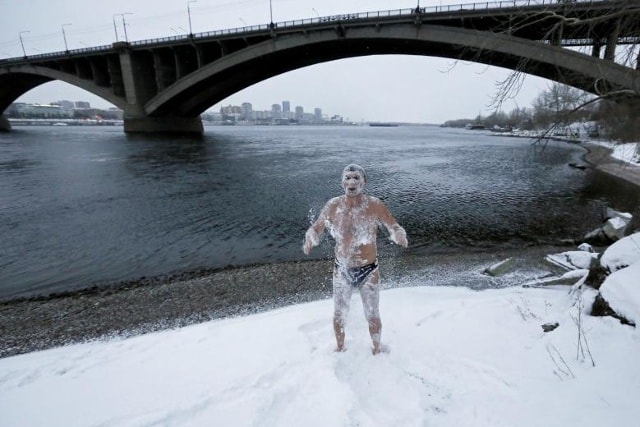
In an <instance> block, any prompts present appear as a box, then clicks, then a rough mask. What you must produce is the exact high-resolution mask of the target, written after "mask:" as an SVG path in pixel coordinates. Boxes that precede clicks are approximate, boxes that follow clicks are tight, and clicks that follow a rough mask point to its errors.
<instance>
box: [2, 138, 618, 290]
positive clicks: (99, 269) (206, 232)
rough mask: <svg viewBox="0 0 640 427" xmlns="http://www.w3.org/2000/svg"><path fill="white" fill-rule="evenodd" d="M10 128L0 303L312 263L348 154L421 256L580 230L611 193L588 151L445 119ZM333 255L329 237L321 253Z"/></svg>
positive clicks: (573, 234)
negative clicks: (169, 131)
mask: <svg viewBox="0 0 640 427" xmlns="http://www.w3.org/2000/svg"><path fill="white" fill-rule="evenodd" d="M0 138H1V139H0V182H1V183H2V185H1V186H0V206H1V211H0V214H1V216H2V221H1V223H0V235H1V236H2V239H1V241H0V250H1V251H2V254H1V257H0V298H7V297H11V296H18V295H33V294H39V293H49V292H53V291H59V290H73V289H78V288H81V287H85V286H87V285H89V284H92V283H97V282H108V281H117V280H125V279H135V278H139V277H141V276H153V275H160V274H168V273H175V272H179V271H188V270H197V269H203V268H215V267H222V266H227V265H241V264H248V263H257V262H258V263H262V262H274V261H282V260H295V259H302V258H303V257H304V256H303V255H302V252H301V251H300V245H301V241H302V236H303V234H304V230H305V229H306V227H307V226H308V224H309V221H310V218H312V217H313V215H315V213H317V212H318V211H319V209H320V208H321V207H322V205H323V204H324V202H325V201H326V200H327V199H328V198H330V197H332V196H335V195H339V194H340V191H341V190H340V186H339V178H340V172H341V170H342V168H343V167H344V165H346V164H347V163H351V162H356V163H360V164H362V165H363V166H364V167H365V168H366V169H367V172H368V175H369V184H368V192H369V193H370V194H373V195H376V196H378V197H380V198H382V199H383V200H385V202H386V203H387V205H388V206H389V208H390V210H391V211H392V212H393V213H394V215H395V216H396V218H397V219H398V221H399V222H400V223H401V224H402V225H403V226H405V228H406V229H407V232H408V234H409V239H410V243H411V249H410V251H425V252H429V251H439V250H451V251H456V250H462V248H464V247H466V246H468V245H473V246H481V247H484V246H489V247H496V246H506V245H508V246H513V245H521V244H529V243H536V242H552V241H556V240H558V239H561V238H571V237H576V236H579V235H581V234H582V233H583V232H584V231H585V230H586V229H588V228H589V227H591V226H592V225H596V224H597V223H598V222H599V221H600V219H601V218H600V216H599V214H600V207H601V206H603V205H604V204H605V203H607V202H608V201H607V197H606V196H604V195H603V194H602V189H597V190H594V189H593V185H592V183H591V182H590V181H592V179H591V178H590V175H589V174H588V173H585V172H584V171H580V170H577V169H573V168H569V167H568V166H567V164H568V163H570V162H580V156H581V155H582V154H583V150H582V149H581V148H580V147H578V146H575V145H569V144H564V143H550V144H549V145H547V147H546V149H545V150H541V149H539V148H535V147H533V146H532V144H531V141H530V140H527V139H515V138H503V137H497V136H492V135H489V134H487V133H478V132H473V131H466V130H452V129H442V128H439V127H417V126H416V127H397V128H379V127H302V126H300V127H297V126H290V127H287V126H282V127H274V126H272V127H240V126H238V127H210V128H207V130H206V135H205V136H204V137H203V138H202V139H184V138H183V139H171V138H165V137H158V136H153V137H150V136H126V135H125V134H123V133H122V129H121V128H111V127H86V128H83V127H66V128H64V129H60V128H54V127H24V128H18V129H16V130H15V131H14V132H11V133H9V134H3V135H1V136H0ZM380 246H381V251H383V253H384V252H385V251H386V253H390V251H391V252H393V251H396V250H397V249H394V248H393V247H391V245H389V244H387V243H385V242H383V241H381V243H380ZM329 254H330V245H329V243H325V244H324V245H323V246H322V247H321V248H320V249H319V250H316V251H315V253H314V256H316V257H325V256H328V255H329Z"/></svg>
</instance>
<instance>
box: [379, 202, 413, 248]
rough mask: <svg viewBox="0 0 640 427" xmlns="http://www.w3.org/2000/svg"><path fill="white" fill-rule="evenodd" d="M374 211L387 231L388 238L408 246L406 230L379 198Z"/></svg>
mask: <svg viewBox="0 0 640 427" xmlns="http://www.w3.org/2000/svg"><path fill="white" fill-rule="evenodd" d="M376 211H377V212H376V213H377V216H378V219H379V220H380V222H381V223H382V224H383V225H384V226H385V228H386V229H387V231H388V232H389V238H390V239H391V241H392V242H394V243H395V244H397V245H400V246H402V247H403V248H406V247H407V246H409V242H408V241H407V232H406V231H404V228H402V227H401V226H400V224H398V222H397V221H396V220H395V218H394V217H393V215H391V212H389V209H387V207H386V206H385V204H384V203H383V202H382V201H381V200H378V203H377V204H376Z"/></svg>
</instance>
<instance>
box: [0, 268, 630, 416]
mask: <svg viewBox="0 0 640 427" xmlns="http://www.w3.org/2000/svg"><path fill="white" fill-rule="evenodd" d="M620 280H621V281H622V282H624V281H625V280H628V278H625V277H622V278H621V279H620ZM636 292H637V291H636ZM594 295H595V291H593V290H586V291H585V293H584V294H580V293H571V294H569V293H568V292H567V288H566V287H562V288H560V287H551V288H544V289H523V288H515V287H514V288H506V289H499V290H486V291H481V292H476V291H471V290H469V289H466V288H453V287H413V288H401V289H393V290H386V291H384V292H383V293H382V295H381V310H382V313H383V315H384V317H385V319H387V320H386V324H385V325H386V332H385V343H386V344H387V345H388V346H389V347H390V352H389V353H383V354H380V355H377V356H373V355H371V351H370V343H369V337H368V334H367V324H366V320H365V319H363V318H362V316H361V314H360V313H352V314H351V315H350V316H349V319H348V322H349V326H348V329H347V330H348V335H347V342H346V346H347V351H346V352H344V353H335V352H334V351H333V345H334V343H333V341H334V338H333V331H332V330H331V315H332V306H331V304H332V302H331V301H330V300H323V301H317V302H313V303H308V304H303V305H297V306H291V307H286V308H283V309H278V310H274V311H271V312H266V313H261V314H256V315H252V316H247V317H241V318H233V319H224V320H217V321H211V322H207V323H203V324H199V325H193V326H189V327H185V328H181V329H176V330H167V331H162V332H158V333H152V334H148V335H144V336H138V337H134V338H129V339H115V340H111V341H106V342H93V343H87V344H80V345H72V346H68V347H62V348H58V349H52V350H48V351H43V352H36V353H31V354H26V355H21V356H16V357H10V358H5V359H1V360H0V414H2V416H1V418H2V425H3V426H4V427H12V426H27V425H29V426H31V425H33V426H38V425H64V426H87V425H100V426H149V425H202V426H209V425H221V426H224V425H233V426H283V425H305V426H323V427H326V426H345V425H360V426H390V425H399V426H423V425H430V426H453V425H455V426H492V427H493V426H501V425H502V426H522V427H527V426H531V427H534V426H535V427H538V426H540V425H545V426H567V425H580V426H601V425H633V424H634V423H635V422H636V421H637V419H638V417H639V416H640V408H638V405H637V402H636V400H637V396H638V393H640V364H638V363H637V358H636V357H635V356H632V355H637V354H639V352H640V335H639V334H638V332H637V330H636V329H634V328H632V327H629V326H624V325H621V324H620V323H619V322H618V321H617V320H615V319H612V318H595V317H591V316H587V315H586V314H585V310H586V309H585V308H584V307H585V306H589V305H590V301H591V300H592V299H593V297H594ZM578 296H581V298H578ZM577 298H578V299H577ZM581 300H582V301H583V302H582V303H580V301H581ZM353 311H357V310H353ZM579 315H580V316H579ZM579 317H580V319H581V322H582V329H583V333H585V334H586V339H587V340H588V341H587V342H588V347H589V349H590V352H591V354H592V357H593V360H594V361H595V367H594V366H592V363H591V356H589V355H588V354H585V353H581V352H579V351H577V350H578V348H579V347H578V328H577V326H576V323H575V322H574V319H578V318H579ZM548 322H559V324H560V326H559V327H558V328H557V329H556V330H554V331H553V332H549V333H544V332H543V331H542V329H541V327H540V325H542V324H544V323H548ZM583 348H584V343H583Z"/></svg>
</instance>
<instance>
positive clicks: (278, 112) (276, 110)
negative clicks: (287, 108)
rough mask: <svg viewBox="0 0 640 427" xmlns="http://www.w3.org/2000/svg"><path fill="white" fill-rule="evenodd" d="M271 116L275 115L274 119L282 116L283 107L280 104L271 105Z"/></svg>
mask: <svg viewBox="0 0 640 427" xmlns="http://www.w3.org/2000/svg"><path fill="white" fill-rule="evenodd" d="M271 117H273V118H274V119H280V118H282V107H281V106H280V104H273V105H272V106H271Z"/></svg>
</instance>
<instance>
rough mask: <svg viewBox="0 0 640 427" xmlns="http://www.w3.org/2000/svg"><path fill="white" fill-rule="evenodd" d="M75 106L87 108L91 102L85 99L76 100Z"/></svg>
mask: <svg viewBox="0 0 640 427" xmlns="http://www.w3.org/2000/svg"><path fill="white" fill-rule="evenodd" d="M76 108H85V109H89V108H91V103H89V102H87V101H76Z"/></svg>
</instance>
